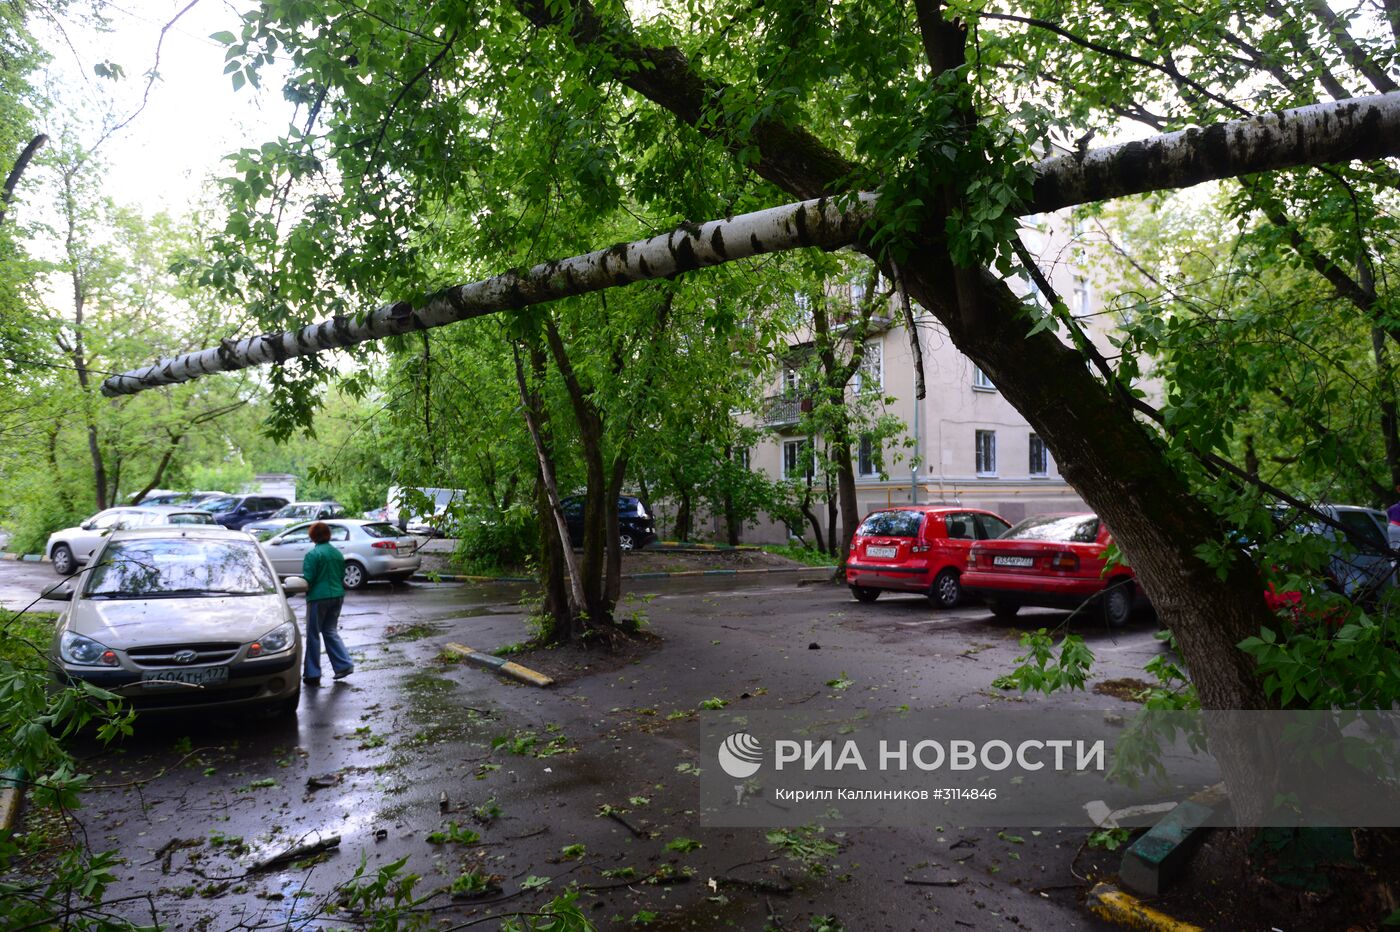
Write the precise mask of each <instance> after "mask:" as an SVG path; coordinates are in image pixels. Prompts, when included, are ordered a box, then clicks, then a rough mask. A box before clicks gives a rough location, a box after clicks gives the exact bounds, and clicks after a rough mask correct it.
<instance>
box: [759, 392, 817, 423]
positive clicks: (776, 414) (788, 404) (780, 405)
mask: <svg viewBox="0 0 1400 932" xmlns="http://www.w3.org/2000/svg"><path fill="white" fill-rule="evenodd" d="M811 410H812V399H810V398H798V397H795V396H792V395H769V396H768V397H767V398H765V399H763V426H764V427H795V426H797V422H798V420H799V419H801V417H802V415H803V414H804V413H805V412H807V411H811Z"/></svg>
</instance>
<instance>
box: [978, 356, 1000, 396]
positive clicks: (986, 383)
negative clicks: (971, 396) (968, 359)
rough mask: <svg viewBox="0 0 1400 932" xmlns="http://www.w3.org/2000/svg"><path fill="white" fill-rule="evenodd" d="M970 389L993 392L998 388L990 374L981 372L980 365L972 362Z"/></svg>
mask: <svg viewBox="0 0 1400 932" xmlns="http://www.w3.org/2000/svg"><path fill="white" fill-rule="evenodd" d="M972 390H973V391H974V392H995V391H997V390H998V389H997V387H996V383H995V382H993V381H992V379H991V376H989V375H987V373H985V372H983V371H982V367H981V366H979V365H977V363H973V364H972Z"/></svg>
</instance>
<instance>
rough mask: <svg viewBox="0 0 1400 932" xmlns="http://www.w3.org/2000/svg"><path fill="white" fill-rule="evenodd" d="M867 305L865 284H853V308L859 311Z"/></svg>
mask: <svg viewBox="0 0 1400 932" xmlns="http://www.w3.org/2000/svg"><path fill="white" fill-rule="evenodd" d="M864 303H865V282H851V307H853V308H856V309H859V308H860V306H861V305H862V304H864Z"/></svg>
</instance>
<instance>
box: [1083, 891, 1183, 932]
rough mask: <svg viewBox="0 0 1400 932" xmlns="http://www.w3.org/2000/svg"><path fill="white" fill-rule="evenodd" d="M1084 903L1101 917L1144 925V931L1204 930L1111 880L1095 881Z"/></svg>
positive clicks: (1135, 926)
mask: <svg viewBox="0 0 1400 932" xmlns="http://www.w3.org/2000/svg"><path fill="white" fill-rule="evenodd" d="M1085 905H1086V906H1088V907H1089V911H1090V912H1091V913H1093V914H1094V915H1096V916H1098V917H1099V918H1100V919H1104V920H1107V921H1108V922H1111V923H1113V924H1114V925H1120V926H1123V927H1124V928H1128V929H1141V930H1145V932H1202V929H1201V927H1200V926H1194V925H1191V923H1189V922H1182V921H1180V920H1178V919H1173V918H1172V917H1171V916H1168V915H1167V914H1166V913H1164V912H1160V911H1158V910H1155V909H1153V908H1152V907H1150V906H1147V905H1145V904H1144V903H1143V902H1142V901H1141V900H1139V899H1138V898H1137V897H1135V896H1133V895H1131V894H1128V893H1124V892H1123V891H1122V890H1119V889H1118V888H1117V887H1115V886H1113V885H1112V884H1107V883H1100V884H1095V886H1094V889H1092V890H1090V891H1089V898H1088V900H1087V902H1086V903H1085Z"/></svg>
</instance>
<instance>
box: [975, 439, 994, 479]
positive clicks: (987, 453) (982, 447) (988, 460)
mask: <svg viewBox="0 0 1400 932" xmlns="http://www.w3.org/2000/svg"><path fill="white" fill-rule="evenodd" d="M973 444H974V447H975V460H974V463H973V465H974V466H975V468H976V473H977V476H978V477H979V478H995V477H996V475H997V432H996V431H994V430H977V431H974V432H973Z"/></svg>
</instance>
